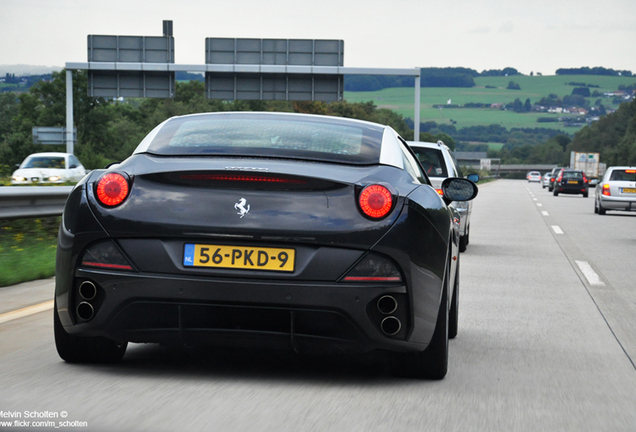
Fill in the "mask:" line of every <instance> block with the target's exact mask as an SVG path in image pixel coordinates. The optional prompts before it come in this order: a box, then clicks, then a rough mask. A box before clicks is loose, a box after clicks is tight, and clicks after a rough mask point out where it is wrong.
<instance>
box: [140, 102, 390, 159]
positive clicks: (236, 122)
mask: <svg viewBox="0 0 636 432" xmlns="http://www.w3.org/2000/svg"><path fill="white" fill-rule="evenodd" d="M387 131H388V132H389V133H388V135H392V136H393V139H392V140H391V138H390V137H389V141H395V142H397V134H396V133H395V131H393V129H391V128H390V127H389V126H385V125H380V124H377V123H372V122H368V121H363V120H356V119H349V118H342V117H334V116H321V115H311V114H296V113H268V112H218V113H202V114H190V115H185V116H178V117H172V118H170V119H168V120H166V121H165V122H163V123H161V124H160V125H159V126H157V127H156V128H155V129H154V130H153V131H152V132H151V133H150V134H148V136H147V137H146V138H145V139H144V140H143V141H142V142H141V144H140V145H139V146H138V147H137V149H136V150H135V152H134V153H150V154H154V155H159V156H197V155H198V156H224V157H227V156H231V157H274V158H278V157H280V158H286V159H302V160H315V161H325V162H334V163H347V164H355V165H372V164H378V163H381V159H382V157H381V156H382V153H383V152H384V151H386V149H383V147H384V144H385V141H386V139H385V135H386V133H387ZM395 142H394V143H390V144H389V147H391V146H393V147H395ZM384 159H386V157H385V158H384ZM392 159H395V158H392ZM398 166H400V165H398Z"/></svg>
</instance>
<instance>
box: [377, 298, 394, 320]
mask: <svg viewBox="0 0 636 432" xmlns="http://www.w3.org/2000/svg"><path fill="white" fill-rule="evenodd" d="M397 308H398V302H397V300H396V299H395V297H393V296H390V295H385V296H382V297H380V298H379V299H378V310H379V311H380V312H382V313H383V314H384V315H389V314H392V313H393V312H395V311H396V310H397Z"/></svg>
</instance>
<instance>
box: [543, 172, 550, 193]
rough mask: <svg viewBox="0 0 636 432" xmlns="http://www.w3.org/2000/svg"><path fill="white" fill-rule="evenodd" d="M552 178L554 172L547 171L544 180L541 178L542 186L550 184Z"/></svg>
mask: <svg viewBox="0 0 636 432" xmlns="http://www.w3.org/2000/svg"><path fill="white" fill-rule="evenodd" d="M551 178H552V173H551V172H547V173H545V174H543V180H541V188H542V189H545V188H547V187H549V186H550V179H551Z"/></svg>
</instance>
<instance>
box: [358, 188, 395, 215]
mask: <svg viewBox="0 0 636 432" xmlns="http://www.w3.org/2000/svg"><path fill="white" fill-rule="evenodd" d="M358 202H359V203H360V209H361V210H362V212H363V213H364V214H365V215H367V216H369V217H370V218H373V219H379V218H382V217H384V216H386V215H388V214H389V212H390V211H391V208H392V207H393V196H392V195H391V192H390V191H389V190H388V189H387V188H385V187H384V186H380V185H371V186H367V187H365V188H364V189H362V192H360V198H359V199H358Z"/></svg>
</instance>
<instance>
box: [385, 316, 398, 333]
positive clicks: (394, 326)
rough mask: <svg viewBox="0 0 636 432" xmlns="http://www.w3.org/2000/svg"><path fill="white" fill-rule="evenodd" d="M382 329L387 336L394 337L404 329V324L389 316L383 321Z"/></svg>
mask: <svg viewBox="0 0 636 432" xmlns="http://www.w3.org/2000/svg"><path fill="white" fill-rule="evenodd" d="M380 328H381V329H382V331H383V332H384V334H385V335H387V336H393V335H395V334H397V332H399V331H400V329H401V328H402V322H401V321H400V320H399V319H397V318H396V317H394V316H388V317H386V318H384V319H383V320H382V322H381V323H380Z"/></svg>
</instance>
